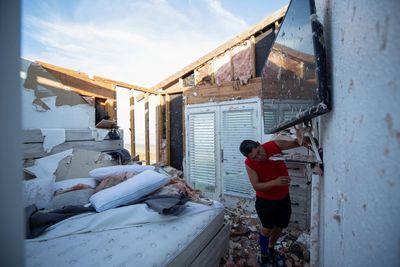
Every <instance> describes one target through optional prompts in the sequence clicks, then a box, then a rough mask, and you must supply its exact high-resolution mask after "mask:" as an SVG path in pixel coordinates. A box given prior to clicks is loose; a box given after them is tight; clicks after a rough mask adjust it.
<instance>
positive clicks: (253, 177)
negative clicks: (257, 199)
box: [246, 165, 290, 191]
mask: <svg viewBox="0 0 400 267" xmlns="http://www.w3.org/2000/svg"><path fill="white" fill-rule="evenodd" d="M246 171H247V174H248V176H249V179H250V182H251V185H252V186H253V188H254V190H256V191H268V190H269V189H271V188H272V187H274V186H282V185H288V184H289V183H290V177H289V176H279V177H278V178H276V179H274V180H271V181H268V182H260V181H259V180H258V175H257V173H256V172H255V171H253V170H252V169H251V168H250V167H249V166H247V165H246Z"/></svg>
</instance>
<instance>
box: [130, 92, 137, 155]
mask: <svg viewBox="0 0 400 267" xmlns="http://www.w3.org/2000/svg"><path fill="white" fill-rule="evenodd" d="M129 104H130V120H129V123H130V127H131V128H130V131H131V155H132V156H134V155H136V145H135V96H134V91H133V90H131V91H130V98H129Z"/></svg>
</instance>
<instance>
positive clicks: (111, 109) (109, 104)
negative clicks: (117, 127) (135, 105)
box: [104, 99, 117, 121]
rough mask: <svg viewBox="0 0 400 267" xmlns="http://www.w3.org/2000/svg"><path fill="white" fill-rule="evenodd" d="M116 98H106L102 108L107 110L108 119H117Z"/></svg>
mask: <svg viewBox="0 0 400 267" xmlns="http://www.w3.org/2000/svg"><path fill="white" fill-rule="evenodd" d="M116 102H117V101H116V100H114V99H107V100H106V102H105V105H104V109H105V110H106V111H107V113H108V115H109V116H110V118H109V120H111V121H117V112H116V110H117V105H116Z"/></svg>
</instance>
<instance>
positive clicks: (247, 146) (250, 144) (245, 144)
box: [240, 140, 260, 157]
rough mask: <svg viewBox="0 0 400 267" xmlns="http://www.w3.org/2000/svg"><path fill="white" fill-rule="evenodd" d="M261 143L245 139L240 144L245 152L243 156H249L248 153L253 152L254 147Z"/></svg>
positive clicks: (241, 150) (241, 149)
mask: <svg viewBox="0 0 400 267" xmlns="http://www.w3.org/2000/svg"><path fill="white" fill-rule="evenodd" d="M259 145H260V143H258V142H255V141H253V140H243V141H242V143H241V144H240V152H241V153H242V154H243V156H245V157H247V155H248V154H250V153H251V151H252V150H253V148H257V147H258V146H259Z"/></svg>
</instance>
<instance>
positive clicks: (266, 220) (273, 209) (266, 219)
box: [256, 194, 292, 229]
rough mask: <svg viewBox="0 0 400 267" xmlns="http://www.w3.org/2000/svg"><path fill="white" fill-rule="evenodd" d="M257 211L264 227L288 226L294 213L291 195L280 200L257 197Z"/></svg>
mask: <svg viewBox="0 0 400 267" xmlns="http://www.w3.org/2000/svg"><path fill="white" fill-rule="evenodd" d="M256 211H257V214H258V217H259V218H260V220H261V224H262V226H263V227H264V228H268V229H271V228H273V227H274V226H275V227H279V228H286V227H287V226H288V225H289V220H290V215H291V214H292V207H291V202H290V196H289V194H288V195H287V196H286V197H284V198H282V199H278V200H271V199H265V198H260V197H257V198H256Z"/></svg>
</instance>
